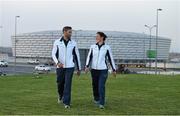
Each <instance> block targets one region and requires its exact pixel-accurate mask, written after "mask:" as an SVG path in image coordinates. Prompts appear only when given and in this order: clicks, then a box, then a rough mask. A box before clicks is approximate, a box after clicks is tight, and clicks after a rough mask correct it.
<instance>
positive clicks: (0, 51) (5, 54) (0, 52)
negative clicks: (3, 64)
mask: <svg viewBox="0 0 180 116" xmlns="http://www.w3.org/2000/svg"><path fill="white" fill-rule="evenodd" d="M9 57H12V48H11V47H0V60H6V61H8V60H9Z"/></svg>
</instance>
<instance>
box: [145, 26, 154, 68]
mask: <svg viewBox="0 0 180 116" xmlns="http://www.w3.org/2000/svg"><path fill="white" fill-rule="evenodd" d="M144 26H145V27H147V28H148V29H149V33H150V34H149V52H150V51H151V33H152V29H153V28H154V27H156V25H153V26H148V25H144ZM150 70H151V58H150V57H149V71H150Z"/></svg>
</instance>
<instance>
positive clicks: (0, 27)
mask: <svg viewBox="0 0 180 116" xmlns="http://www.w3.org/2000/svg"><path fill="white" fill-rule="evenodd" d="M2 28H3V26H0V29H2ZM0 37H2V35H1V36H0Z"/></svg>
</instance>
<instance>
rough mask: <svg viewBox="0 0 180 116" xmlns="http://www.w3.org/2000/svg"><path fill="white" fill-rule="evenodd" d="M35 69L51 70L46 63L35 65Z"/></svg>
mask: <svg viewBox="0 0 180 116" xmlns="http://www.w3.org/2000/svg"><path fill="white" fill-rule="evenodd" d="M35 70H36V71H51V67H49V66H46V65H37V66H36V67H35Z"/></svg>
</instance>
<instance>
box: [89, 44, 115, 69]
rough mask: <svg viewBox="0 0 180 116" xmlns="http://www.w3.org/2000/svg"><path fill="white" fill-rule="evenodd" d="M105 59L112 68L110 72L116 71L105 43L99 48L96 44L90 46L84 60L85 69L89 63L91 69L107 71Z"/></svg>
mask: <svg viewBox="0 0 180 116" xmlns="http://www.w3.org/2000/svg"><path fill="white" fill-rule="evenodd" d="M107 59H108V61H109V63H110V65H111V67H112V70H113V71H116V66H115V63H114V59H113V56H112V52H111V48H110V46H109V45H106V44H105V43H104V44H103V45H102V46H101V47H100V48H99V46H98V44H94V45H91V47H90V50H89V53H88V56H87V59H86V67H89V65H90V63H91V68H92V69H96V70H104V69H108V64H107Z"/></svg>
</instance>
